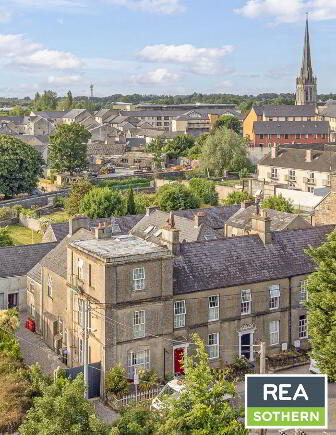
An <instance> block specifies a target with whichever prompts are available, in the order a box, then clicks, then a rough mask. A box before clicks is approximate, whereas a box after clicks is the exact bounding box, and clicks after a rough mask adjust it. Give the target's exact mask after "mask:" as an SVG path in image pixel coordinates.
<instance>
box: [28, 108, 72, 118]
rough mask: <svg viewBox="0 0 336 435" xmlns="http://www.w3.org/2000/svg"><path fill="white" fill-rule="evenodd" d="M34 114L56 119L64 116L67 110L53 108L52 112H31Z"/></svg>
mask: <svg viewBox="0 0 336 435" xmlns="http://www.w3.org/2000/svg"><path fill="white" fill-rule="evenodd" d="M33 113H34V114H35V115H36V116H42V118H47V119H58V118H64V117H65V116H64V115H66V114H67V113H68V111H66V110H55V111H54V112H44V111H43V112H38V111H36V112H35V111H34V112H33Z"/></svg>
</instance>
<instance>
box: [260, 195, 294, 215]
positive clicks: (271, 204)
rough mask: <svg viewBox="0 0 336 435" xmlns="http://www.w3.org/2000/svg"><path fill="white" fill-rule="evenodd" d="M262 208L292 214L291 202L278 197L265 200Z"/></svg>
mask: <svg viewBox="0 0 336 435" xmlns="http://www.w3.org/2000/svg"><path fill="white" fill-rule="evenodd" d="M262 207H263V208H271V209H273V210H277V211H284V212H286V213H294V207H293V202H292V201H290V200H287V199H285V198H283V197H282V196H281V195H280V196H272V197H270V198H268V199H265V201H263V204H262Z"/></svg>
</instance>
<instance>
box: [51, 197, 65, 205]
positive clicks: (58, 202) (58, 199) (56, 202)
mask: <svg viewBox="0 0 336 435" xmlns="http://www.w3.org/2000/svg"><path fill="white" fill-rule="evenodd" d="M64 203H65V198H64V197H63V196H55V197H54V198H53V206H54V207H59V208H63V207H64Z"/></svg>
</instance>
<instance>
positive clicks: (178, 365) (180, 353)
mask: <svg viewBox="0 0 336 435" xmlns="http://www.w3.org/2000/svg"><path fill="white" fill-rule="evenodd" d="M183 364H184V348H183V347H182V348H179V349H175V350H174V367H175V374H180V375H183V374H184V368H183Z"/></svg>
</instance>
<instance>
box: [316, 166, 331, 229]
mask: <svg viewBox="0 0 336 435" xmlns="http://www.w3.org/2000/svg"><path fill="white" fill-rule="evenodd" d="M330 180H331V183H330V184H331V191H330V192H329V193H328V194H327V195H326V196H325V197H324V198H323V199H322V200H321V201H320V203H319V204H318V205H317V206H316V207H315V209H314V215H313V224H314V225H328V224H336V174H335V173H334V174H332V175H331V177H330Z"/></svg>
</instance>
